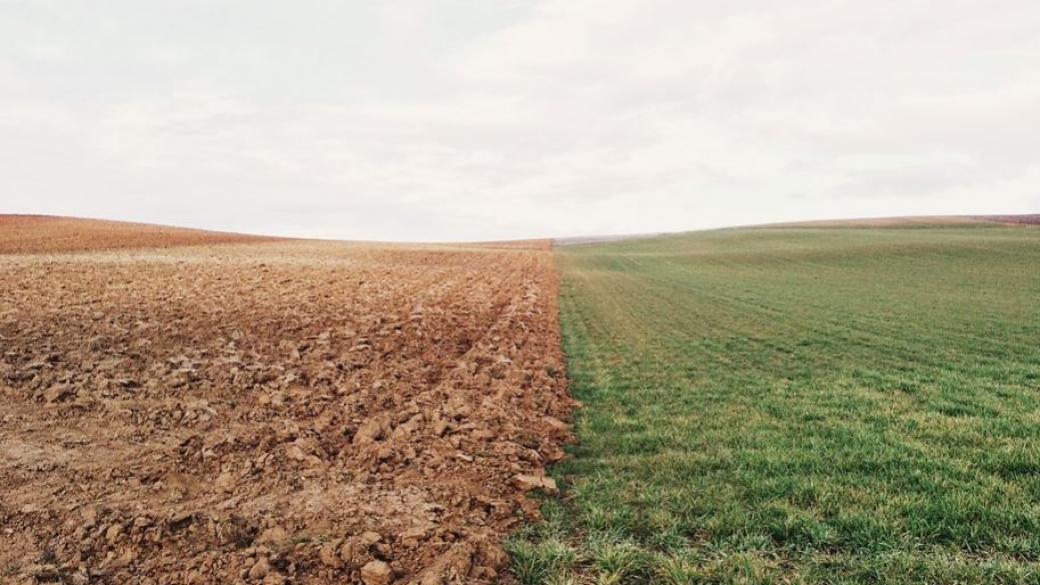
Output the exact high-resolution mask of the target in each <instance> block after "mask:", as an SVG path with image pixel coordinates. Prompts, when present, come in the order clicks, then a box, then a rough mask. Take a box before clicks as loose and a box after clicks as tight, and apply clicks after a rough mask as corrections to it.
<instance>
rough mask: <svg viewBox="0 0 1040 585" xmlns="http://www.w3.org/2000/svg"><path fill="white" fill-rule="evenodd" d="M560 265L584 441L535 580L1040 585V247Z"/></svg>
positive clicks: (809, 242) (829, 237) (895, 236)
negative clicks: (1006, 584) (1025, 584)
mask: <svg viewBox="0 0 1040 585" xmlns="http://www.w3.org/2000/svg"><path fill="white" fill-rule="evenodd" d="M559 261H560V264H561V267H562V270H563V273H564V287H563V292H562V298H561V311H562V323H563V328H564V342H565V350H566V352H567V355H568V369H569V374H570V376H571V378H572V380H573V383H574V385H573V391H574V393H575V395H576V397H577V398H578V399H580V400H582V401H583V402H584V403H585V408H584V409H583V410H582V411H581V413H580V415H579V418H578V421H577V428H576V431H577V434H578V436H579V439H580V441H581V443H580V445H578V446H577V447H575V448H574V449H573V452H572V455H573V457H572V458H570V459H569V460H567V461H566V462H564V463H562V464H560V465H559V466H557V468H556V469H555V470H554V474H555V475H556V477H557V479H558V480H560V483H561V485H564V486H565V494H564V498H563V499H562V500H561V502H555V503H552V504H551V506H550V507H551V508H552V510H551V512H550V513H549V514H548V516H549V517H550V521H549V522H547V524H548V525H549V527H547V528H538V529H532V530H529V531H528V532H525V533H522V534H521V535H518V536H517V537H516V539H515V540H514V542H513V545H512V546H513V548H514V558H517V555H516V552H515V551H517V550H519V551H521V552H522V554H520V555H519V557H520V558H521V559H522V561H521V562H528V563H529V564H530V566H529V567H527V568H526V569H524V571H523V573H522V574H523V575H526V576H527V577H525V578H522V582H524V583H549V582H553V581H551V580H552V579H560V578H565V579H572V580H574V581H575V582H581V583H590V582H604V583H606V582H613V583H748V584H751V583H777V582H780V583H782V582H788V583H828V584H831V583H834V584H839V583H849V584H852V583H907V584H909V583H922V582H927V583H980V584H982V583H1036V582H1038V581H1040V572H1038V566H1040V565H1038V563H1040V269H1038V268H1040V230H1032V229H1004V228H967V229H964V228H943V229H928V230H917V229H768V230H725V231H718V232H710V233H701V234H692V235H684V236H679V237H668V238H661V239H656V240H646V241H634V242H622V243H614V244H609V245H598V246H583V247H575V248H571V249H565V250H563V251H561V253H560V254H559ZM525 547H526V548H525ZM564 550H565V551H566V553H564V552H563V551H564ZM523 559H526V561H523ZM519 574H521V572H520V571H518V575H519ZM525 579H526V580H525Z"/></svg>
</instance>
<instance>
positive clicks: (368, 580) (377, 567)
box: [361, 561, 392, 585]
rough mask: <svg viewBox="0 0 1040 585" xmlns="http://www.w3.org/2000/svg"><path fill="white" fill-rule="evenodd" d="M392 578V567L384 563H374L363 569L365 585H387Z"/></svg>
mask: <svg viewBox="0 0 1040 585" xmlns="http://www.w3.org/2000/svg"><path fill="white" fill-rule="evenodd" d="M391 577H392V573H391V571H390V565H387V564H386V563H384V562H383V561H372V562H370V563H368V564H366V565H365V566H364V567H361V581H363V582H364V583H365V585H387V583H389V582H390V579H391Z"/></svg>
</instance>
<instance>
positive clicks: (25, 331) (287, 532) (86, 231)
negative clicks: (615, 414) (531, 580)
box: [0, 217, 573, 584]
mask: <svg viewBox="0 0 1040 585" xmlns="http://www.w3.org/2000/svg"><path fill="white" fill-rule="evenodd" d="M0 226H3V227H0V251H2V252H6V253H7V255H4V256H0V288H2V289H3V290H4V291H5V292H4V295H3V296H2V297H0V349H2V351H0V421H2V425H0V492H2V493H3V494H4V497H3V498H2V499H0V527H2V531H0V571H3V576H2V578H0V580H2V581H3V582H5V583H7V582H13V583H22V582H25V583H32V582H37V581H45V580H51V581H64V582H68V583H88V582H89V583H141V584H146V583H150V584H166V583H169V584H173V583H177V584H180V583H239V582H241V583H266V584H279V583H317V584H326V583H362V582H363V583H369V584H382V583H392V582H393V583H397V582H400V583H404V582H416V583H424V584H436V583H486V582H491V581H492V580H493V579H495V578H496V576H497V575H498V574H499V573H500V572H501V571H502V569H503V567H504V564H505V562H506V558H505V555H504V553H503V552H502V549H501V540H502V538H503V536H504V535H505V534H506V533H507V532H508V531H509V530H510V529H513V528H515V527H516V526H518V525H519V523H521V522H522V521H523V518H524V517H525V515H536V514H537V505H536V504H534V503H533V500H531V499H529V498H528V497H527V496H525V495H524V494H525V491H526V490H529V489H531V488H533V487H537V486H542V487H545V488H549V489H551V488H552V486H551V485H550V483H551V482H550V481H549V480H544V479H542V478H543V469H544V466H545V465H547V464H549V463H551V462H553V461H556V460H558V459H559V458H561V457H562V456H563V452H562V450H561V446H562V445H563V444H564V443H565V442H567V441H568V440H569V438H570V435H569V432H568V429H567V424H566V421H567V420H568V418H569V415H570V412H571V410H572V407H573V402H572V400H571V399H570V398H569V397H568V394H567V387H566V381H565V377H564V367H563V358H562V353H561V349H560V340H559V326H558V323H557V307H556V302H557V301H556V288H557V286H558V277H557V274H556V272H555V269H554V266H553V262H552V258H551V256H550V255H549V252H547V251H546V249H547V245H544V244H543V245H541V246H537V247H539V248H541V249H533V250H532V249H526V247H524V246H516V247H511V248H507V249H476V248H474V247H472V246H471V247H466V248H451V247H446V246H376V245H347V244H342V243H336V242H314V241H295V240H294V241H287V240H283V241H264V240H261V239H255V238H249V237H243V236H234V235H229V234H212V233H209V232H196V231H192V230H170V229H166V228H156V227H154V226H138V227H137V228H136V231H135V229H134V228H133V227H131V226H128V225H127V224H118V225H113V224H109V223H108V222H101V223H95V222H85V223H79V222H76V221H74V220H60V221H59V220H55V221H50V222H47V221H43V220H38V219H34V220H26V219H11V218H10V217H7V218H0ZM200 244H201V245H200ZM168 246H179V247H174V248H169V247H168ZM91 248H96V249H98V250H99V251H90V249H91ZM112 248H127V249H115V250H112ZM129 248H134V249H132V250H131V249H129ZM161 248H166V249H161ZM102 249H105V250H104V251H100V250H102ZM68 250H76V251H77V253H76V254H56V253H55V252H60V251H68Z"/></svg>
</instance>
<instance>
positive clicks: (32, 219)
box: [0, 215, 273, 254]
mask: <svg viewBox="0 0 1040 585" xmlns="http://www.w3.org/2000/svg"><path fill="white" fill-rule="evenodd" d="M272 239H273V238H263V237H259V236H246V235H242V234H230V233H223V232H210V231H204V230H192V229H184V228H173V227H166V226H158V225H148V224H140V223H128V222H122V221H106V220H100V219H78V218H70V217H54V216H49V215H0V254H42V253H47V252H75V251H81V250H112V249H124V248H171V247H174V246H195V245H205V244H221V243H230V242H249V241H253V242H259V241H265V240H272Z"/></svg>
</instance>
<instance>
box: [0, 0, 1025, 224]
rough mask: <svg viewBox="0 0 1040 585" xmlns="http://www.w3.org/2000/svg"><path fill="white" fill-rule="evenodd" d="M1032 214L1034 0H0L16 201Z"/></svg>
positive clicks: (274, 214)
mask: <svg viewBox="0 0 1040 585" xmlns="http://www.w3.org/2000/svg"><path fill="white" fill-rule="evenodd" d="M1038 211H1040V2H1037V1H1036V0H996V1H994V0H988V1H981V0H978V1H975V0H972V1H965V0H933V1H922V0H896V1H887V0H872V1H865V0H855V1H845V0H826V1H825V0H820V1H804V0H787V1H785V2H777V1H775V0H762V1H742V0H735V1H730V2H719V1H717V0H711V1H708V0H703V1H702V0H599V1H592V0H589V1H586V0H541V1H538V0H530V1H520V0H438V1H433V0H400V1H398V0H381V1H365V2H352V1H328V2H322V1H306V0H302V1H301V0H298V1H294V2H274V1H270V2H267V1H258V0H242V1H221V0H179V1H157V0H153V1H144V0H123V1H98V0H83V1H74V0H67V1H57V0H52V1H48V0H0V213H4V212H15V213H51V214H62V215H79V216H90V217H105V218H116V219H131V220H140V221H150V222H158V223H167V224H178V225H188V226H196V227H207V228H218V229H226V230H239V231H249V232H262V233H272V234H284V235H298V236H319V237H335V238H345V239H382V240H467V239H506V238H518V237H535V236H568V235H588V234H601V233H625V232H650V231H673V230H686V229H697V228H705V227H717V226H727V225H735V224H747V223H758V222H769V221H781V220H795V219H810V218H839V217H864V216H891V215H907V214H954V213H956V214H961V213H1024V212H1038Z"/></svg>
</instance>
